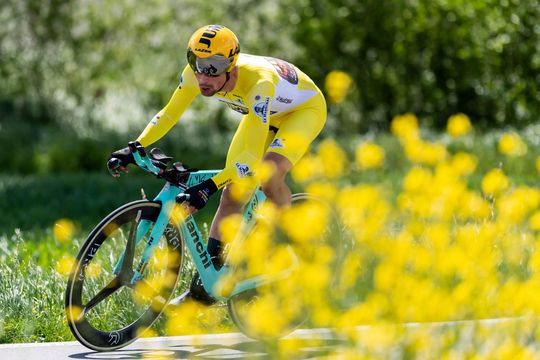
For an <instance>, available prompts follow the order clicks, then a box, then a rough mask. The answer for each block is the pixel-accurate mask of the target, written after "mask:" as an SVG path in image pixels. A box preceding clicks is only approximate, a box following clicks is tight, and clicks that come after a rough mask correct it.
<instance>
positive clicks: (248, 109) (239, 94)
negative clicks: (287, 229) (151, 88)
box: [137, 54, 324, 188]
mask: <svg viewBox="0 0 540 360" xmlns="http://www.w3.org/2000/svg"><path fill="white" fill-rule="evenodd" d="M236 66H237V68H238V76H237V82H236V85H235V87H234V89H233V90H232V91H230V92H224V91H222V92H218V93H216V94H215V95H214V96H213V98H214V99H216V100H218V101H220V102H223V103H224V104H226V105H227V106H228V107H230V108H231V109H232V110H234V111H236V112H239V113H240V114H242V115H244V118H243V119H242V122H246V123H247V124H249V133H248V134H247V135H246V139H245V144H244V145H243V151H241V152H240V153H239V154H238V156H237V157H238V158H237V159H234V161H233V163H235V164H242V165H243V169H242V171H239V170H238V165H237V166H236V167H235V166H232V165H229V164H228V165H227V166H226V167H225V169H223V171H222V172H221V173H219V174H218V175H216V177H215V178H214V179H213V180H214V182H215V183H216V185H217V186H218V188H222V187H223V186H225V185H226V184H227V183H229V182H230V181H232V180H233V179H234V178H238V177H242V176H244V175H245V173H246V170H245V169H246V167H245V166H247V168H248V169H253V167H254V166H255V165H256V163H257V162H258V161H260V160H261V158H262V154H263V153H264V149H263V146H264V144H265V140H266V136H267V134H268V131H269V126H270V125H273V126H276V124H280V123H281V122H282V121H286V116H287V114H290V113H292V112H294V111H296V110H298V109H300V108H301V107H302V105H303V104H306V103H308V102H309V100H310V99H312V98H313V97H315V96H316V95H317V96H322V94H321V92H320V90H319V89H318V88H317V86H316V85H315V83H314V82H313V81H312V80H311V79H310V78H309V77H308V76H307V75H306V74H304V73H303V72H302V71H300V70H299V69H298V68H297V67H295V66H294V65H292V64H290V63H288V62H286V61H283V60H280V59H276V58H271V57H262V56H254V55H248V54H240V55H239V59H238V62H237V64H236ZM199 94H200V90H199V85H198V82H197V79H196V78H195V73H194V72H193V70H192V69H191V67H190V66H189V65H187V66H186V67H185V68H184V70H183V72H182V76H181V78H180V85H179V86H178V88H177V89H176V90H175V92H174V93H173V95H172V97H171V99H170V100H169V102H168V103H167V105H166V106H165V107H164V108H163V109H162V110H161V111H159V112H158V113H157V114H156V115H155V116H154V117H153V118H152V120H151V121H150V123H149V124H148V125H147V127H146V128H145V129H144V131H143V132H142V134H141V135H140V136H139V138H138V139H137V140H138V141H139V142H140V143H141V144H142V145H143V146H148V145H150V144H152V143H154V142H155V141H157V140H159V139H160V138H161V137H163V136H164V135H165V134H166V133H167V132H168V131H169V130H170V129H171V128H172V127H173V126H174V125H175V124H176V123H177V121H178V120H179V118H180V117H181V115H182V114H183V113H184V111H185V110H186V109H187V107H188V106H189V105H190V104H191V102H192V101H193V100H194V99H195V97H196V96H197V95H199ZM323 101H324V100H323ZM306 126H308V124H306ZM244 165H245V166H244Z"/></svg>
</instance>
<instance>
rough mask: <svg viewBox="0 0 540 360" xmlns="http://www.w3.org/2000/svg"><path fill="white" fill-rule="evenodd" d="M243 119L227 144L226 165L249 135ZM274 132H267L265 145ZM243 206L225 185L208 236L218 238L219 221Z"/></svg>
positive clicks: (236, 155) (237, 153)
mask: <svg viewBox="0 0 540 360" xmlns="http://www.w3.org/2000/svg"><path fill="white" fill-rule="evenodd" d="M244 119H245V117H244ZM244 119H242V121H241V122H240V126H239V127H238V129H237V130H236V133H235V134H234V137H233V139H232V141H231V145H230V146H229V151H228V152H227V162H226V167H227V166H229V165H230V164H231V163H233V162H234V161H235V159H236V158H238V155H239V154H241V153H242V152H243V151H244V141H245V138H246V137H247V136H250V133H249V129H248V126H247V124H246V122H245V121H243V120H244ZM274 134H275V133H274V132H273V131H269V132H268V136H267V138H266V147H268V145H269V144H270V142H271V141H272V139H273V138H274ZM266 147H265V148H266ZM243 206H244V204H243V203H242V202H240V201H238V200H237V199H235V197H234V196H233V195H232V191H231V185H227V186H225V187H224V188H223V192H222V194H221V199H220V201H219V206H218V209H217V211H216V214H215V215H214V220H213V221H212V226H211V227H210V238H213V239H219V238H220V232H219V225H220V223H221V221H222V220H223V219H225V218H226V217H228V216H230V215H233V214H239V213H241V212H242V208H243Z"/></svg>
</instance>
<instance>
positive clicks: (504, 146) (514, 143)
mask: <svg viewBox="0 0 540 360" xmlns="http://www.w3.org/2000/svg"><path fill="white" fill-rule="evenodd" d="M499 151H500V152H501V154H504V155H507V156H521V155H525V154H526V153H527V144H525V142H524V141H523V140H522V139H521V137H520V136H519V135H518V134H517V133H506V134H504V135H503V136H502V137H501V138H500V140H499Z"/></svg>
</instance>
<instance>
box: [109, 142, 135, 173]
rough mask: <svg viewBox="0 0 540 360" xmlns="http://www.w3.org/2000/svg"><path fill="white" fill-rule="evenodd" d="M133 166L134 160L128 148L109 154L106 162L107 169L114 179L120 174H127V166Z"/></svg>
mask: <svg viewBox="0 0 540 360" xmlns="http://www.w3.org/2000/svg"><path fill="white" fill-rule="evenodd" d="M129 164H135V158H134V157H133V154H132V153H131V150H129V148H128V147H125V148H123V149H120V150H117V151H115V152H113V153H112V154H111V157H110V158H109V161H108V162H107V168H108V169H109V172H110V173H111V175H112V176H114V177H119V176H120V174H121V172H125V173H127V172H128V170H127V166H128V165H129Z"/></svg>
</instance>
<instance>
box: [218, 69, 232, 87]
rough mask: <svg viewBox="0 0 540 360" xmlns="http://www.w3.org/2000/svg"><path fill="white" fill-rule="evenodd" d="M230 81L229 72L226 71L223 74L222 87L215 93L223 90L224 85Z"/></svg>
mask: <svg viewBox="0 0 540 360" xmlns="http://www.w3.org/2000/svg"><path fill="white" fill-rule="evenodd" d="M230 79H231V72H230V71H227V72H226V73H225V82H224V83H223V85H221V87H220V88H219V90H218V91H217V92H220V91H221V89H223V88H224V87H225V85H226V84H227V83H228V82H229V80H230Z"/></svg>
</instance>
